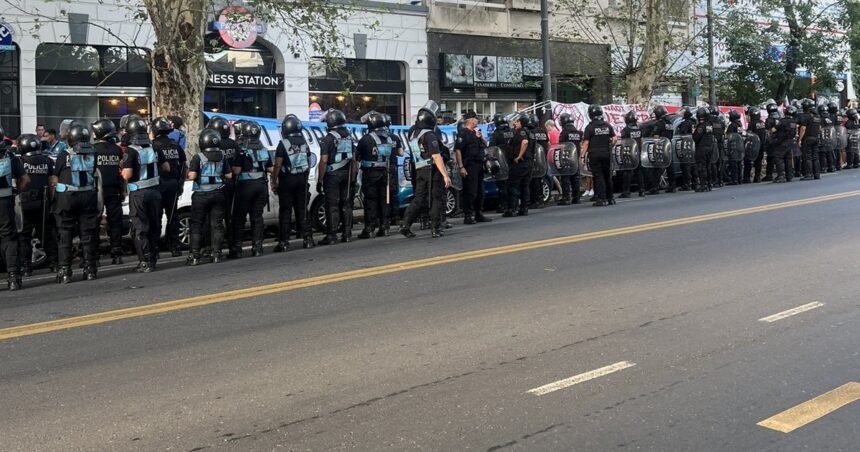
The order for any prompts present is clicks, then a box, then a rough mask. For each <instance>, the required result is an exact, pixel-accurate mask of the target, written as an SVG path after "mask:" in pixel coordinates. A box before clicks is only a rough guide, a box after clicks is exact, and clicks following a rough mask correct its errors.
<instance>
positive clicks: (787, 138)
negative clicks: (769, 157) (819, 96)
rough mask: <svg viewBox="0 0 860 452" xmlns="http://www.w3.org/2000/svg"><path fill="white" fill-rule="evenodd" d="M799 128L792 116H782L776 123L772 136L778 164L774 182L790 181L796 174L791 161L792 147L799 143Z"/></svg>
mask: <svg viewBox="0 0 860 452" xmlns="http://www.w3.org/2000/svg"><path fill="white" fill-rule="evenodd" d="M797 128H798V126H797V121H796V120H795V119H794V118H791V117H785V118H782V119H780V120H779V122H778V123H777V124H776V131H775V133H774V134H773V137H772V138H771V141H772V149H773V154H774V157H775V159H774V161H775V166H776V179H775V180H774V182H790V181H791V179H792V177H793V176H794V171H793V170H792V168H791V163H792V161H793V158H792V149H794V146H796V145H797Z"/></svg>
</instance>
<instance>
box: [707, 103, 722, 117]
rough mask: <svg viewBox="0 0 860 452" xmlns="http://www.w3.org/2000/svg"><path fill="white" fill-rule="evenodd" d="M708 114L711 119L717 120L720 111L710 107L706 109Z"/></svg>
mask: <svg viewBox="0 0 860 452" xmlns="http://www.w3.org/2000/svg"><path fill="white" fill-rule="evenodd" d="M708 114H709V115H711V117H712V118H717V117H719V116H720V109H719V108H717V107H715V106H713V105H711V106H710V107H708Z"/></svg>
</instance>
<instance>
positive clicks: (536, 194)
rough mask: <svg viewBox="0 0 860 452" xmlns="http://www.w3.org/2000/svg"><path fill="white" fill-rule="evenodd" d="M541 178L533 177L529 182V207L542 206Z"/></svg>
mask: <svg viewBox="0 0 860 452" xmlns="http://www.w3.org/2000/svg"><path fill="white" fill-rule="evenodd" d="M542 182H543V177H533V178H532V179H531V181H530V182H529V205H532V206H539V205H541V204H543V183H542Z"/></svg>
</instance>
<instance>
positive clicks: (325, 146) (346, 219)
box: [318, 128, 355, 244]
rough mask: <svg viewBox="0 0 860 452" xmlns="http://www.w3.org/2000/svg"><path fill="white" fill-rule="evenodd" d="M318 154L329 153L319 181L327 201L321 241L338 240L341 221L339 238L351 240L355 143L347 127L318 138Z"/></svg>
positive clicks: (324, 242) (326, 242)
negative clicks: (325, 228)
mask: <svg viewBox="0 0 860 452" xmlns="http://www.w3.org/2000/svg"><path fill="white" fill-rule="evenodd" d="M320 153H321V154H323V155H326V156H328V163H327V167H326V168H325V176H324V178H323V182H322V183H323V189H324V193H325V198H326V202H327V203H328V206H327V209H326V215H327V216H326V222H327V226H328V234H327V236H326V238H325V239H323V241H322V242H320V243H321V244H330V243H334V242H335V241H336V240H337V232H338V228H339V227H340V226H341V222H342V223H343V224H342V226H343V234H342V235H341V241H343V242H348V241H351V240H352V199H351V195H352V186H353V185H354V183H355V181H354V180H353V170H352V165H353V157H354V154H355V142H354V141H353V140H352V138H350V136H349V131H348V130H346V128H337V129H335V130H332V131H329V133H328V134H326V136H325V137H323V138H322V140H320ZM318 183H319V182H318Z"/></svg>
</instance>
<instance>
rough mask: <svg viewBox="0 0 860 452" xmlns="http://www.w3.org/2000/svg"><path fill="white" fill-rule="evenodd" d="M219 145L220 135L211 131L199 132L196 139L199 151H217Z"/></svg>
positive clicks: (215, 131)
mask: <svg viewBox="0 0 860 452" xmlns="http://www.w3.org/2000/svg"><path fill="white" fill-rule="evenodd" d="M220 144H221V133H220V132H218V131H217V130H213V129H203V130H201V131H200V136H199V137H198V138H197V145H198V146H199V147H200V150H201V151H207V150H211V149H219V147H218V145H220Z"/></svg>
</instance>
